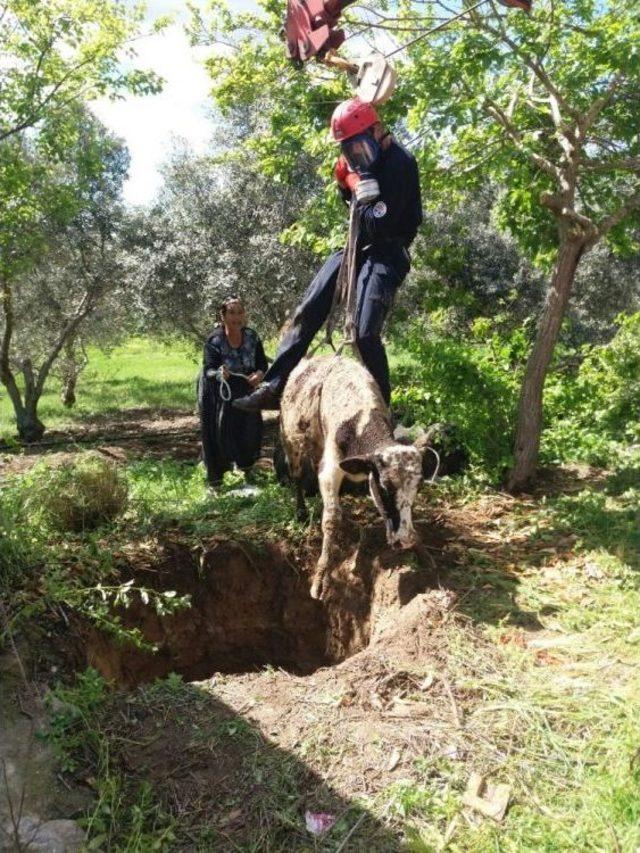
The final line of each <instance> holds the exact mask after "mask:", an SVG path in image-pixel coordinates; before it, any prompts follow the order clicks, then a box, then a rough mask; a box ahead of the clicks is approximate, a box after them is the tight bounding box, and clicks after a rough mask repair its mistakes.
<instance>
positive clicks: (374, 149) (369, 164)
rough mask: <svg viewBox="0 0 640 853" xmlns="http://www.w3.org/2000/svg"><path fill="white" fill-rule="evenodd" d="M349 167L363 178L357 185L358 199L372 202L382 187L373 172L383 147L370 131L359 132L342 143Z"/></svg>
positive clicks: (365, 202) (367, 202)
mask: <svg viewBox="0 0 640 853" xmlns="http://www.w3.org/2000/svg"><path fill="white" fill-rule="evenodd" d="M340 147H341V148H342V153H343V155H344V157H345V159H346V161H347V163H348V164H349V168H350V169H351V170H352V171H354V172H357V173H358V174H359V175H360V176H361V178H362V180H361V181H360V182H359V183H358V185H357V187H356V199H357V200H358V202H359V203H360V204H370V203H371V202H373V201H375V200H376V199H377V198H379V196H380V187H379V185H378V182H377V180H376V179H375V178H374V176H373V174H372V170H373V169H375V167H376V165H377V162H378V160H379V158H380V154H381V152H382V149H381V148H380V145H379V144H378V142H377V141H376V139H375V138H374V137H373V136H372V135H371V134H370V133H358V134H356V136H351V137H349V139H345V140H344V141H343V142H341V143H340Z"/></svg>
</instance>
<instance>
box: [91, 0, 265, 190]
mask: <svg viewBox="0 0 640 853" xmlns="http://www.w3.org/2000/svg"><path fill="white" fill-rule="evenodd" d="M229 5H230V7H231V8H232V9H247V8H251V7H252V6H253V4H252V2H251V0H230V3H229ZM147 9H148V11H147V18H148V20H150V21H151V20H154V19H155V18H157V17H158V16H159V15H164V14H168V13H172V14H175V16H176V23H175V24H173V25H172V26H170V27H169V28H167V29H166V30H164V31H163V32H162V33H158V34H155V35H151V36H147V37H145V38H142V39H140V41H139V42H138V44H137V52H138V61H137V63H136V65H137V67H140V68H150V69H153V70H154V71H156V72H157V73H158V74H160V76H161V77H163V78H164V80H165V85H164V88H163V91H162V92H161V93H160V94H158V95H149V96H146V97H133V96H129V97H126V98H124V99H122V100H118V101H109V100H107V99H101V100H99V101H95V102H94V104H93V110H94V112H95V114H96V115H97V116H98V118H99V119H100V120H101V121H102V122H103V123H104V124H105V125H106V126H107V127H108V128H109V129H110V130H112V131H113V132H114V133H116V134H117V135H118V136H120V137H122V138H123V139H124V140H125V142H126V144H127V147H128V148H129V153H130V155H131V166H130V169H129V179H128V181H127V183H126V184H125V188H124V195H125V199H126V201H127V202H128V203H129V204H132V205H139V204H146V203H148V202H150V201H151V200H152V199H153V197H154V195H155V194H156V192H157V190H158V189H159V187H160V184H161V181H162V177H161V175H160V172H159V167H160V165H161V164H162V162H163V161H164V160H166V158H167V156H168V154H169V152H170V151H171V147H172V140H173V139H175V138H176V137H181V138H183V139H185V140H186V141H187V142H188V143H189V144H190V145H191V146H192V147H193V149H194V150H195V151H196V152H202V151H203V150H205V149H206V147H207V142H208V140H209V138H210V137H211V135H212V132H213V129H214V121H215V119H214V117H213V115H212V100H211V98H210V96H209V91H210V88H211V81H210V79H209V77H208V75H207V72H206V71H205V69H204V67H203V65H202V62H203V60H204V59H205V58H206V56H208V55H209V54H210V53H211V50H212V48H208V47H199V48H193V47H191V46H190V45H189V42H188V40H187V37H186V35H185V34H184V32H183V29H182V23H181V22H183V21H184V20H185V19H186V4H185V3H181V2H180V0H148V3H147Z"/></svg>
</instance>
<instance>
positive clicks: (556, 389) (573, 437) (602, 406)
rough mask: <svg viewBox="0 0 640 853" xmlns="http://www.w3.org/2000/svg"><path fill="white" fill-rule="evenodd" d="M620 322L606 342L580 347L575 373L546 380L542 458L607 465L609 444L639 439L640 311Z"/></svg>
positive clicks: (622, 318)
mask: <svg viewBox="0 0 640 853" xmlns="http://www.w3.org/2000/svg"><path fill="white" fill-rule="evenodd" d="M618 324H619V328H618V331H617V333H616V335H615V337H614V338H613V340H611V341H610V342H609V343H607V344H604V345H602V346H590V347H585V348H583V349H582V351H581V355H582V361H581V364H580V366H579V367H578V369H577V371H574V372H573V373H564V374H563V373H556V374H552V375H551V376H550V377H549V380H548V382H547V389H546V397H545V407H546V415H547V421H548V424H549V426H548V428H547V430H546V432H545V434H544V436H543V450H544V453H545V456H547V457H552V458H559V459H577V460H583V461H586V462H590V463H592V464H601V465H606V464H608V463H609V462H610V461H611V455H612V452H614V449H615V448H614V447H612V445H613V444H615V443H621V444H631V443H634V442H638V441H640V313H637V314H632V315H630V316H628V317H624V316H622V315H621V316H620V317H618Z"/></svg>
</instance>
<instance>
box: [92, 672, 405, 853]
mask: <svg viewBox="0 0 640 853" xmlns="http://www.w3.org/2000/svg"><path fill="white" fill-rule="evenodd" d="M214 681H215V679H214V680H212V682H211V683H212V684H213V683H214ZM215 689H216V688H215V686H212V687H207V685H206V683H204V682H202V683H200V684H198V683H194V684H186V683H183V682H181V681H180V680H179V678H178V677H177V676H170V677H169V678H168V679H166V680H165V681H161V682H156V683H155V684H153V685H150V686H146V687H140V688H138V689H137V690H136V691H135V692H133V693H130V694H127V695H126V696H120V697H115V699H114V700H113V703H112V704H111V706H110V708H109V709H108V714H107V715H106V718H105V719H104V720H103V725H104V728H105V735H106V737H107V738H108V740H109V742H110V750H111V754H112V755H113V756H114V758H115V761H116V763H118V764H119V765H120V767H121V769H122V771H123V773H124V774H125V775H126V778H127V781H128V782H129V783H135V782H139V783H141V784H142V783H145V782H149V783H151V785H152V786H153V789H154V792H155V794H156V796H157V797H158V798H159V799H160V801H161V803H162V804H163V806H164V808H165V810H166V811H167V812H168V813H169V814H170V815H171V816H172V817H173V818H174V819H175V821H176V825H175V834H176V845H175V847H174V848H172V849H177V850H184V849H198V850H229V851H232V850H234V851H235V850H238V851H240V850H242V851H256V853H258V851H267V850H268V851H270V853H278V852H279V851H282V853H284V851H287V853H288V851H303V850H309V851H310V850H314V851H327V853H328V851H336V849H338V848H339V849H341V850H343V851H345V853H346V851H362V853H365V851H366V853H377V851H379V853H392V851H396V850H400V849H401V845H400V840H399V838H398V836H397V834H396V833H395V832H393V831H392V830H391V829H390V828H388V827H386V826H384V825H383V824H382V823H381V822H380V821H379V820H378V819H377V818H376V817H374V816H373V815H372V814H371V813H370V812H368V811H367V810H366V809H365V808H363V806H362V805H360V804H358V803H357V802H355V801H354V800H353V799H350V798H347V797H344V796H343V795H342V794H340V793H339V792H338V791H336V790H335V789H334V788H333V787H331V786H330V785H329V784H327V783H326V781H325V780H324V779H323V778H322V777H321V775H319V773H318V772H317V771H316V770H314V769H312V768H311V767H310V766H309V765H308V764H306V763H305V762H304V761H302V760H301V759H300V758H299V757H298V756H296V755H295V754H293V753H292V752H291V751H289V750H287V749H283V748H282V747H280V746H279V745H278V743H277V740H278V739H279V738H282V739H283V740H284V741H289V742H295V741H296V740H297V734H295V731H298V732H299V735H300V737H301V738H304V731H305V726H306V721H305V720H304V719H300V720H299V721H298V720H288V721H286V720H280V719H274V722H273V729H272V731H271V732H269V735H271V736H272V737H273V739H271V737H268V736H266V735H265V734H264V733H263V732H262V731H261V730H260V729H259V728H258V727H257V726H256V725H255V724H254V723H253V722H251V721H250V720H249V719H248V718H247V716H246V712H243V713H238V712H237V711H235V710H234V709H233V708H231V707H230V706H229V705H227V704H226V703H225V702H223V701H221V700H220V699H219V698H218V697H217V696H216V695H215V693H214V692H215ZM281 689H285V690H286V684H285V685H284V686H283V687H282V688H281ZM256 701H257V702H258V703H259V702H260V699H259V698H258V699H257V700H256ZM114 706H115V707H114ZM301 715H302V716H304V715H303V713H302V711H301ZM123 717H124V718H125V725H124V726H123V724H122V722H123ZM294 730H295V731H294ZM300 745H301V747H304V743H301V744H300ZM331 747H335V750H336V754H338V753H339V750H340V744H339V743H335V744H333V745H331V744H330V745H329V749H330V748H331ZM344 773H345V776H347V777H351V778H353V779H355V778H357V768H353V767H350V766H349V767H347V766H345V767H344ZM306 811H310V812H325V813H329V814H331V815H334V816H336V818H337V820H336V823H335V824H334V826H333V827H332V828H331V829H330V830H329V831H328V832H326V833H325V834H323V835H321V836H314V835H312V834H311V833H310V832H309V831H308V830H307V828H306V825H305V812H306ZM350 833H352V834H350ZM347 836H349V837H348V839H347ZM345 839H347V840H346V843H345V844H344V846H340V845H341V844H343V842H344V841H345ZM114 840H115V841H119V840H120V839H114Z"/></svg>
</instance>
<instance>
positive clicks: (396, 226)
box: [342, 139, 422, 249]
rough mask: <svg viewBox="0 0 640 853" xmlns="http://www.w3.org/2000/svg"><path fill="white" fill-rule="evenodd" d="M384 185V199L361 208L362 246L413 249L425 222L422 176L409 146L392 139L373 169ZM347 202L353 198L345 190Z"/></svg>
mask: <svg viewBox="0 0 640 853" xmlns="http://www.w3.org/2000/svg"><path fill="white" fill-rule="evenodd" d="M371 174H372V176H373V177H375V178H376V180H377V181H378V184H379V185H380V198H379V199H378V200H377V201H375V202H370V203H369V204H363V205H361V207H360V233H359V240H358V242H359V243H360V245H363V246H364V245H367V244H372V245H374V246H376V245H380V244H383V243H386V242H389V241H391V242H395V243H400V244H401V245H403V246H404V247H405V248H407V249H408V248H409V246H410V245H411V243H412V242H413V240H414V239H415V236H416V233H417V231H418V228H419V227H420V225H421V224H422V200H421V197H420V178H419V175H418V164H417V163H416V159H415V157H414V156H413V154H411V153H410V152H409V151H407V149H406V148H405V147H404V146H403V145H401V144H400V143H399V142H396V141H395V140H394V139H392V140H391V144H390V145H389V147H388V148H387V149H386V150H384V151H382V153H381V155H380V159H379V161H378V163H377V164H376V167H375V169H374V170H372V173H371ZM342 196H343V198H344V199H345V201H348V200H349V199H350V197H351V193H350V192H349V191H348V190H343V191H342Z"/></svg>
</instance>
